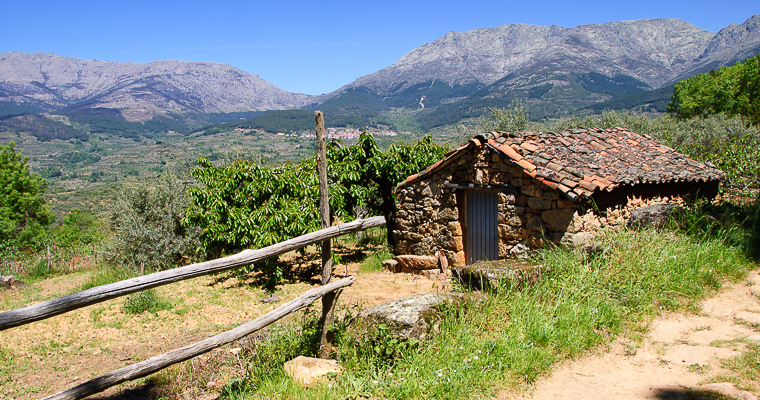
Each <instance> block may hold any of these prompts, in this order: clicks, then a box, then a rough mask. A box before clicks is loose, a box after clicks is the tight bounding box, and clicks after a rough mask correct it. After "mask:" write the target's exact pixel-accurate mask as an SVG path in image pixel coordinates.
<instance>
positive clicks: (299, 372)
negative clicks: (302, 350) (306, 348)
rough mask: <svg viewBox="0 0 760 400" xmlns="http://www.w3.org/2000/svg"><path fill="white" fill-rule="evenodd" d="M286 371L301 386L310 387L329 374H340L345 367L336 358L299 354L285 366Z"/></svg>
mask: <svg viewBox="0 0 760 400" xmlns="http://www.w3.org/2000/svg"><path fill="white" fill-rule="evenodd" d="M283 369H285V373H286V374H288V376H290V377H291V378H293V380H294V381H296V382H298V384H300V385H301V386H306V387H309V386H311V385H312V384H314V383H316V382H317V381H319V380H322V379H325V378H327V376H328V375H329V374H336V375H338V374H340V373H341V372H342V371H343V369H342V368H341V367H340V365H338V362H337V361H335V360H323V359H321V358H312V357H304V356H298V357H296V358H294V359H292V360H290V361H288V362H286V363H285V365H284V366H283Z"/></svg>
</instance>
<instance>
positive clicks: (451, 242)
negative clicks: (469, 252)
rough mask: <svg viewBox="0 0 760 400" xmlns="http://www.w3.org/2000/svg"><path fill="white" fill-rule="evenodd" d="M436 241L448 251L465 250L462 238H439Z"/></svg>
mask: <svg viewBox="0 0 760 400" xmlns="http://www.w3.org/2000/svg"><path fill="white" fill-rule="evenodd" d="M435 241H436V242H437V243H438V244H439V245H440V246H441V247H442V248H444V249H446V250H453V251H459V250H462V249H464V244H463V242H462V237H461V236H448V235H446V236H444V235H441V236H438V237H437V238H436V239H435Z"/></svg>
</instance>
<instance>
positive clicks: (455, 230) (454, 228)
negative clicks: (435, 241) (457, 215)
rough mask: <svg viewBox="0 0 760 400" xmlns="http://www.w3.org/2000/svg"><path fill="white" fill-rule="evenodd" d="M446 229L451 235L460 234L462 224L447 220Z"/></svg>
mask: <svg viewBox="0 0 760 400" xmlns="http://www.w3.org/2000/svg"><path fill="white" fill-rule="evenodd" d="M446 230H447V231H448V233H449V235H451V236H462V224H460V223H459V222H458V221H452V222H449V223H448V224H447V225H446Z"/></svg>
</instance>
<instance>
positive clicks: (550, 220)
mask: <svg viewBox="0 0 760 400" xmlns="http://www.w3.org/2000/svg"><path fill="white" fill-rule="evenodd" d="M574 217H575V210H574V209H572V208H560V209H556V210H546V211H544V212H542V213H541V219H542V220H543V221H544V222H545V223H546V227H547V228H548V229H549V230H550V231H555V232H565V231H567V230H568V227H571V225H572V224H573V218H574Z"/></svg>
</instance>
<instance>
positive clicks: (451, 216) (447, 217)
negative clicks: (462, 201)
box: [438, 207, 459, 221]
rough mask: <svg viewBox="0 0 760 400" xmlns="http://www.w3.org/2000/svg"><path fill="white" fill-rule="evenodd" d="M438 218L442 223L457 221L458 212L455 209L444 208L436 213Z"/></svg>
mask: <svg viewBox="0 0 760 400" xmlns="http://www.w3.org/2000/svg"><path fill="white" fill-rule="evenodd" d="M438 217H439V218H440V219H442V220H444V221H458V220H459V210H458V209H457V208H456V207H446V208H444V209H442V210H441V211H439V212H438Z"/></svg>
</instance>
